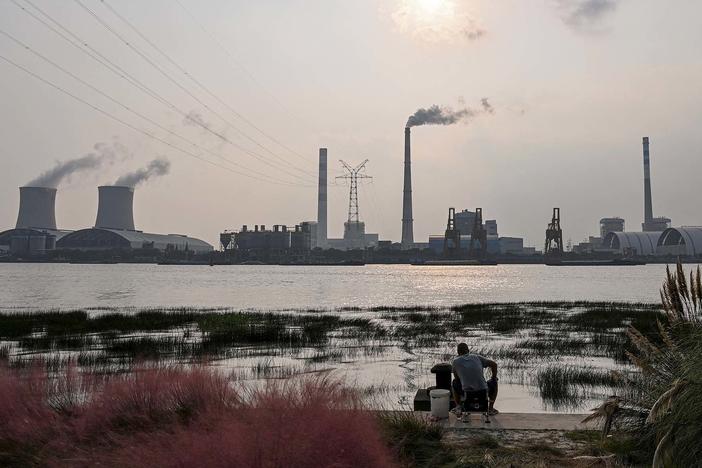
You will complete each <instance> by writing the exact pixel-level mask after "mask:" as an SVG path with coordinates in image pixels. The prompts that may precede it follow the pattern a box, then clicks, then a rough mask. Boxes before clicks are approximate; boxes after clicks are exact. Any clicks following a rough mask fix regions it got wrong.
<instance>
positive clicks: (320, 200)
mask: <svg viewBox="0 0 702 468" xmlns="http://www.w3.org/2000/svg"><path fill="white" fill-rule="evenodd" d="M317 247H321V248H323V249H324V248H326V247H327V149H326V148H319V187H318V189H317Z"/></svg>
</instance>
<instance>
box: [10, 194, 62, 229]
mask: <svg viewBox="0 0 702 468" xmlns="http://www.w3.org/2000/svg"><path fill="white" fill-rule="evenodd" d="M19 190H20V205H19V213H18V214H17V226H16V228H17V229H21V228H43V229H52V230H56V212H55V207H56V189H55V188H48V187H20V189H19Z"/></svg>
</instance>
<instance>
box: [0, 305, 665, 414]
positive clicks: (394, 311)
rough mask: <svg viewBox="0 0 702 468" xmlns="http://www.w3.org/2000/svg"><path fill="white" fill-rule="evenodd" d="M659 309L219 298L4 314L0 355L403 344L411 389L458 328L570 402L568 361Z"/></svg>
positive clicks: (52, 358)
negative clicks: (319, 304)
mask: <svg viewBox="0 0 702 468" xmlns="http://www.w3.org/2000/svg"><path fill="white" fill-rule="evenodd" d="M660 316H661V308H660V307H658V306H655V305H650V304H631V303H614V302H597V303H591V302H524V303H500V304H467V305H462V306H455V307H451V308H435V307H421V306H410V307H373V308H357V307H346V308H341V309H337V310H322V309H319V310H317V309H310V310H304V311H302V310H301V311H295V312H290V311H287V312H267V311H243V312H242V311H233V310H230V309H226V308H208V309H197V308H175V309H162V308H161V309H159V308H153V309H146V310H133V309H132V310H126V311H123V310H117V309H110V310H107V309H105V308H103V309H101V310H99V311H93V310H89V309H86V310H72V311H55V310H49V311H39V312H36V313H17V312H14V313H6V314H0V341H3V342H5V343H8V344H7V345H4V346H6V347H7V349H8V350H7V351H3V349H4V348H0V359H5V360H6V361H10V365H12V366H16V367H26V366H28V365H30V363H31V361H32V360H33V359H44V360H45V361H46V363H47V365H50V367H51V368H55V369H58V368H60V367H62V366H63V367H65V366H67V365H69V363H70V362H71V359H73V361H74V362H76V363H77V364H78V365H79V366H81V367H87V368H89V369H93V370H96V371H99V372H104V373H109V372H116V373H120V372H128V371H129V369H130V367H131V366H132V365H133V364H134V362H137V361H143V360H151V361H164V362H174V363H193V362H199V361H202V360H225V359H226V360H248V361H247V362H246V364H244V365H243V367H242V368H241V369H242V370H240V372H241V373H242V375H243V374H246V375H247V376H254V378H260V379H268V378H283V377H285V376H287V375H292V374H297V373H304V372H314V371H316V370H315V369H316V366H318V365H322V364H330V365H331V366H337V365H339V364H348V363H351V362H361V363H370V362H372V361H373V360H383V359H392V360H398V356H403V355H404V356H405V357H401V358H400V359H401V360H402V362H407V363H409V362H413V363H416V365H415V364H413V365H411V366H407V369H408V371H407V372H406V373H405V374H406V375H405V383H406V386H407V387H406V391H411V390H412V389H414V388H415V380H416V378H415V377H416V375H415V374H417V373H424V374H428V372H429V369H430V368H431V366H432V365H433V364H434V363H436V362H439V361H442V360H447V359H448V358H450V355H451V354H453V348H454V346H455V343H456V341H457V340H459V339H460V340H466V341H468V342H469V344H470V346H471V348H472V350H473V351H474V352H477V353H480V354H484V355H486V356H489V357H491V358H493V359H496V360H498V361H499V362H500V366H501V368H502V369H506V370H510V371H514V372H517V373H518V372H521V371H523V370H524V369H530V370H531V371H532V372H536V371H535V369H536V368H538V367H539V366H541V365H543V364H544V363H546V362H549V363H550V364H551V367H553V368H560V369H561V371H560V373H558V371H555V370H550V371H548V372H545V371H544V372H542V374H543V375H541V380H540V382H541V383H535V382H532V381H527V382H525V385H534V386H535V387H537V388H539V389H540V391H539V392H540V394H542V397H544V398H545V399H549V398H551V399H553V400H554V401H556V400H559V395H565V398H561V400H566V401H570V402H571V403H572V404H576V399H577V398H578V397H579V396H581V395H582V394H583V392H582V391H581V390H582V388H584V387H586V386H587V384H585V383H583V382H579V381H578V378H579V377H578V376H577V375H575V374H574V372H575V369H583V370H582V373H584V374H587V373H588V372H590V371H589V370H588V369H587V368H585V367H583V366H580V365H577V366H576V365H574V364H573V362H574V361H577V360H580V361H582V360H583V359H585V358H592V357H597V358H608V359H612V360H613V361H614V363H623V362H625V359H626V352H627V351H628V345H627V343H626V340H625V338H624V334H623V330H625V329H626V327H628V326H630V325H632V324H636V325H637V326H639V327H640V328H641V329H642V330H644V331H645V333H648V331H650V330H654V329H655V327H656V319H657V318H659V317H660ZM10 348H11V349H12V352H10V351H9V349H10ZM444 354H446V356H444ZM3 356H4V357H3ZM277 357H286V358H292V359H298V360H300V361H301V366H300V368H299V369H298V368H297V367H295V366H289V365H288V366H282V367H279V366H271V365H268V366H266V365H263V364H264V363H266V362H267V360H271V359H274V358H277ZM251 359H253V361H251ZM425 361H426V362H425ZM251 362H253V363H254V364H253V365H252V364H251ZM238 365H240V364H238ZM401 366H405V364H402V365H401ZM409 369H412V370H409ZM417 375H418V374H417ZM422 375H423V374H422ZM542 384H543V385H544V390H543V391H541V385H542ZM569 395H571V396H569Z"/></svg>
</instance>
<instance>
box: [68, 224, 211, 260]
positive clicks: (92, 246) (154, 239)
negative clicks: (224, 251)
mask: <svg viewBox="0 0 702 468" xmlns="http://www.w3.org/2000/svg"><path fill="white" fill-rule="evenodd" d="M56 248H58V249H67V250H82V251H90V250H113V249H156V250H161V251H166V250H180V251H189V252H193V253H195V254H203V253H208V252H211V251H212V250H213V247H212V246H211V245H210V244H208V243H207V242H205V241H202V240H200V239H195V238H192V237H188V236H184V235H180V234H150V233H146V232H141V231H126V230H120V229H106V228H90V229H81V230H79V231H73V232H72V233H70V234H68V235H66V236H64V237H62V238H61V240H59V241H58V242H57V243H56Z"/></svg>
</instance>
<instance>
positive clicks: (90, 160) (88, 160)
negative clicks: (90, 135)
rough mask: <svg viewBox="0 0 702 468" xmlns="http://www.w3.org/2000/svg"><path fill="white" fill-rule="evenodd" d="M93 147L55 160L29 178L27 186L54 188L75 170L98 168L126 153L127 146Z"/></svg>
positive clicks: (67, 178) (68, 177)
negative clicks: (55, 161)
mask: <svg viewBox="0 0 702 468" xmlns="http://www.w3.org/2000/svg"><path fill="white" fill-rule="evenodd" d="M93 149H94V150H95V151H94V152H91V153H88V154H86V155H85V156H81V157H80V158H76V159H70V160H68V161H63V162H57V163H56V166H55V167H54V168H53V169H49V170H48V171H46V172H44V173H43V174H41V175H40V176H39V177H37V178H36V179H33V180H31V181H30V182H29V183H27V186H28V187H49V188H56V187H58V186H59V185H60V184H61V182H63V181H64V180H69V179H70V177H71V176H72V175H73V174H75V173H77V172H84V171H90V170H95V169H98V168H100V167H101V166H102V165H103V164H105V163H107V162H111V161H113V160H114V159H115V156H116V155H117V154H128V150H127V148H126V147H125V146H124V145H122V144H120V143H118V142H114V143H111V144H110V143H96V144H95V145H94V146H93Z"/></svg>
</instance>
